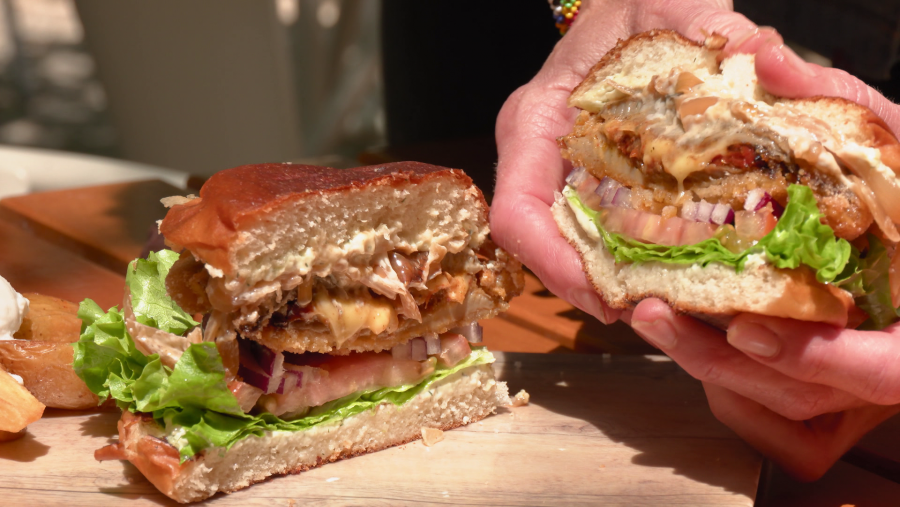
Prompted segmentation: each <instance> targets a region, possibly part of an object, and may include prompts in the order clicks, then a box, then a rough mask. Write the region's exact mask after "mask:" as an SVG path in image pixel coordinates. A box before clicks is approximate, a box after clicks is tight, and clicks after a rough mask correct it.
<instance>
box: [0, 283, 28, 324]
mask: <svg viewBox="0 0 900 507" xmlns="http://www.w3.org/2000/svg"><path fill="white" fill-rule="evenodd" d="M27 314H28V300H27V299H25V297H24V296H22V295H21V294H19V293H18V292H16V290H15V289H13V288H12V285H10V284H9V282H7V281H6V279H5V278H3V277H2V276H0V340H12V339H13V335H14V334H15V333H16V331H18V330H19V328H20V327H21V326H22V319H24V318H25V315H27Z"/></svg>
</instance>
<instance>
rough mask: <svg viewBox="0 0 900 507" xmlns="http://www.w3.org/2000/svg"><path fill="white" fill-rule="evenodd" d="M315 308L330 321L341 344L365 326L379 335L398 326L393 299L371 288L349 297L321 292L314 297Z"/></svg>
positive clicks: (333, 332)
mask: <svg viewBox="0 0 900 507" xmlns="http://www.w3.org/2000/svg"><path fill="white" fill-rule="evenodd" d="M312 311H313V312H315V313H316V314H317V315H319V316H321V317H322V318H323V319H324V320H325V322H326V323H327V324H328V327H329V328H330V329H331V333H332V334H333V335H334V337H335V339H336V340H337V343H338V347H340V345H341V344H342V343H344V342H346V341H347V340H349V339H350V338H352V337H353V336H355V335H356V333H358V332H360V331H362V330H364V329H368V330H370V331H371V332H372V334H376V335H377V334H381V333H383V332H384V331H387V330H394V329H396V328H397V322H398V321H397V311H396V310H394V305H393V304H392V302H391V301H390V300H388V299H384V298H373V297H371V296H370V295H368V291H360V293H359V294H356V295H348V296H345V297H340V296H336V295H332V294H329V293H328V292H327V291H324V290H323V291H319V292H318V293H317V294H316V296H315V298H313V306H312Z"/></svg>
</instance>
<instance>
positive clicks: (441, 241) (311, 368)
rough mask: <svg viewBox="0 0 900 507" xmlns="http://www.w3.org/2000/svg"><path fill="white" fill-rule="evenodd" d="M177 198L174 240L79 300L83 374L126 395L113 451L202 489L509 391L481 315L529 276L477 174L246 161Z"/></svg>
mask: <svg viewBox="0 0 900 507" xmlns="http://www.w3.org/2000/svg"><path fill="white" fill-rule="evenodd" d="M166 204H167V205H169V206H171V209H170V210H169V212H168V214H167V216H166V218H165V219H164V220H163V221H162V222H161V223H160V232H161V233H162V234H163V235H164V236H165V238H166V241H167V245H169V246H170V247H171V248H172V250H163V251H160V252H155V253H152V254H151V255H150V256H149V257H148V258H147V259H138V260H136V261H135V262H134V263H132V265H131V266H130V268H129V271H128V273H127V275H126V282H127V285H128V288H129V290H128V291H126V297H125V301H124V302H123V305H122V309H121V310H119V309H117V308H113V309H111V310H110V311H109V312H103V311H102V310H101V309H100V308H99V307H97V305H96V304H94V303H93V302H92V301H90V300H87V301H85V302H84V303H82V306H81V311H80V316H81V318H82V320H83V321H84V326H83V334H82V338H81V340H80V342H79V343H78V345H77V346H76V356H75V368H76V371H77V372H78V373H79V375H80V376H81V377H82V378H83V379H84V380H85V382H86V383H87V385H88V386H89V387H90V388H91V389H92V391H94V392H95V393H96V394H98V395H99V396H100V398H101V400H103V399H106V398H107V397H111V398H113V399H115V400H116V402H117V403H118V404H119V406H120V407H121V408H122V409H123V416H122V419H121V420H120V421H119V442H118V443H117V444H114V445H112V446H109V447H107V448H104V449H101V450H99V451H98V452H97V454H96V457H97V459H127V460H129V461H130V462H132V463H133V464H134V465H135V466H137V468H138V469H139V470H140V471H141V472H142V473H143V474H144V475H145V476H146V477H147V478H148V479H149V480H150V481H151V482H152V483H153V484H154V485H155V486H156V487H157V488H159V489H160V491H162V492H163V493H164V494H166V495H167V496H169V497H171V498H173V499H175V500H177V501H179V502H183V503H184V502H192V501H197V500H202V499H204V498H207V497H209V496H212V495H214V494H215V493H216V492H218V491H225V492H231V491H235V490H238V489H241V488H244V487H247V486H249V485H250V484H253V483H255V482H259V481H261V480H263V479H265V478H266V477H269V476H271V475H276V474H287V473H296V472H300V471H304V470H307V469H309V468H312V467H315V466H319V465H321V464H324V463H328V462H330V461H334V460H337V459H341V458H345V457H351V456H355V455H358V454H363V453H367V452H372V451H377V450H380V449H384V448H386V447H390V446H393V445H398V444H402V443H406V442H409V441H412V440H415V439H417V438H420V437H421V435H422V430H423V429H424V428H438V429H442V430H446V429H451V428H455V427H458V426H461V425H464V424H468V423H471V422H474V421H478V420H480V419H482V418H484V417H486V416H487V415H489V414H491V413H492V412H494V410H495V409H496V408H497V407H499V406H503V405H506V404H508V403H509V400H508V395H507V388H506V385H505V384H504V383H502V382H498V381H496V380H495V379H494V375H493V371H492V368H491V363H492V362H493V357H492V356H491V354H490V353H489V352H488V351H487V350H486V349H485V348H484V347H481V346H479V345H478V343H480V341H481V328H480V326H479V325H478V322H477V321H478V320H479V319H485V318H490V317H492V316H494V315H496V314H497V313H499V312H501V311H503V310H505V309H506V308H507V307H508V303H509V300H510V299H511V298H512V297H514V296H515V295H518V294H519V293H520V292H521V291H522V288H523V283H524V282H523V275H522V272H521V266H520V264H519V263H518V262H517V261H515V260H514V259H512V258H511V257H509V256H508V255H507V254H506V253H505V252H504V251H503V250H501V249H500V248H498V247H496V246H495V245H494V244H493V243H492V242H491V241H490V239H489V237H488V225H487V211H488V210H487V205H486V203H485V201H484V198H483V196H482V194H481V192H480V191H479V190H478V189H477V188H476V187H475V186H473V184H472V181H471V179H469V178H468V177H467V176H466V175H465V174H464V173H462V172H461V171H459V170H453V169H445V168H441V167H436V166H431V165H427V164H420V163H412V162H404V163H396V164H387V165H383V166H371V167H362V168H356V169H347V170H338V169H330V168H322V167H311V166H302V165H294V164H262V165H252V166H242V167H238V168H235V169H229V170H226V171H222V172H220V173H217V174H216V175H215V176H213V177H212V178H211V179H210V180H209V181H208V182H207V183H206V184H205V185H204V186H203V188H202V189H201V191H200V196H199V197H194V196H188V197H186V198H170V199H168V200H167V201H166ZM178 252H180V253H178Z"/></svg>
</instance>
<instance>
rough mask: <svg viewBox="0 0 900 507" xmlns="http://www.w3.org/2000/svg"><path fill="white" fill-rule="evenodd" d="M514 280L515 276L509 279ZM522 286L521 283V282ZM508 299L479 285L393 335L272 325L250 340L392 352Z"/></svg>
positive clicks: (503, 305) (500, 307) (273, 345)
mask: <svg viewBox="0 0 900 507" xmlns="http://www.w3.org/2000/svg"><path fill="white" fill-rule="evenodd" d="M507 278H509V279H510V280H511V281H512V280H513V278H514V277H511V276H510V277H507ZM519 285H521V282H519ZM520 292H521V288H518V287H516V288H515V291H514V292H511V293H510V296H511V295H512V294H518V293H520ZM508 298H509V296H505V295H504V296H500V295H499V294H496V293H489V292H486V291H485V290H484V289H482V288H481V287H478V286H477V285H476V284H474V283H473V284H472V285H471V286H470V289H469V292H468V293H467V294H466V298H465V300H464V301H463V302H462V303H456V302H454V301H449V300H442V301H438V302H437V303H435V304H433V305H431V306H430V307H429V308H428V309H427V311H425V312H423V319H422V322H418V321H415V320H412V319H404V321H403V322H402V324H401V325H400V327H399V328H398V329H397V330H396V331H393V332H387V331H385V332H383V333H380V334H373V333H372V332H371V331H370V330H369V329H363V330H362V331H360V332H359V334H358V335H357V336H355V337H354V338H352V339H350V340H346V341H340V340H338V338H336V337H335V336H334V333H331V332H330V331H328V330H325V331H311V330H293V329H282V328H277V327H273V326H268V327H266V328H264V329H263V330H262V331H261V332H260V333H259V334H258V335H253V336H252V337H251V338H252V339H254V340H256V341H258V342H259V343H262V344H263V345H265V346H266V347H269V348H270V349H273V350H286V351H288V352H297V353H303V352H326V353H333V354H334V353H336V354H347V353H350V352H363V351H374V352H379V351H382V350H390V349H391V347H393V346H395V345H399V344H401V343H406V342H407V341H409V340H411V339H413V338H416V337H419V336H424V335H425V334H426V333H438V334H441V333H445V332H447V331H449V330H450V329H452V328H454V327H458V326H462V325H464V324H466V323H468V322H476V321H479V320H482V319H489V318H491V317H494V316H495V315H497V314H498V313H500V312H502V311H505V310H506V309H507V308H509V303H508Z"/></svg>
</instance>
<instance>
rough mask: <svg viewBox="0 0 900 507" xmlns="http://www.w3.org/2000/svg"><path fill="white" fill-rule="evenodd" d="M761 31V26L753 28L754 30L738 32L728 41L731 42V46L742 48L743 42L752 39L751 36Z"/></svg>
mask: <svg viewBox="0 0 900 507" xmlns="http://www.w3.org/2000/svg"><path fill="white" fill-rule="evenodd" d="M758 33H759V28H753V29H752V30H747V31H746V32H738V33H736V34H734V35H732V36H731V40H729V41H728V42H729V43H731V47H733V48H735V49H740V47H741V44H743V43H745V42H747V41H748V40H750V38H751V37H753V36H754V35H756V34H758Z"/></svg>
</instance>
